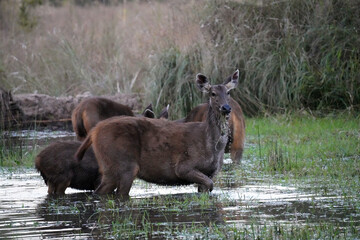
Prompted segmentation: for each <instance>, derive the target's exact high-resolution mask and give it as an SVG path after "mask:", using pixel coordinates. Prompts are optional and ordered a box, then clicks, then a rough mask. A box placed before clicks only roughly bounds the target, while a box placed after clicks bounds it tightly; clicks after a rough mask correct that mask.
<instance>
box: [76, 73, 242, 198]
mask: <svg viewBox="0 0 360 240" xmlns="http://www.w3.org/2000/svg"><path fill="white" fill-rule="evenodd" d="M238 78H239V71H238V70H237V71H236V72H235V73H234V74H233V75H232V76H231V78H230V79H228V81H226V82H225V83H224V84H219V85H214V86H211V85H210V83H209V81H208V79H207V77H205V76H204V75H202V74H198V75H197V77H196V84H197V86H198V88H199V89H200V90H201V91H203V92H206V93H209V95H210V97H209V108H208V113H207V119H206V121H205V122H189V123H177V122H172V121H165V120H161V119H149V118H132V117H113V118H111V119H107V120H104V121H102V122H99V123H98V124H97V125H96V127H95V128H93V129H92V131H91V132H90V134H89V135H88V136H87V137H86V139H85V140H84V142H83V143H82V145H81V147H80V148H79V150H78V152H77V153H76V158H77V159H79V161H80V160H81V159H82V157H83V154H84V153H85V151H86V149H87V148H89V147H90V146H91V145H92V147H93V150H94V153H95V155H96V158H97V160H98V164H99V171H100V173H101V174H102V179H101V184H100V186H99V187H98V188H97V189H96V190H95V193H97V194H106V193H111V192H113V191H114V189H117V190H116V192H117V194H119V195H120V196H122V197H124V198H128V196H129V191H130V188H131V185H132V183H133V180H134V179H135V177H138V178H140V179H143V180H145V181H148V182H152V183H157V184H164V185H182V184H192V183H196V184H198V191H199V192H208V191H212V189H213V184H214V183H213V180H212V178H213V177H214V176H215V175H216V174H217V173H218V171H219V170H220V168H221V166H222V163H223V157H224V150H225V146H226V143H227V139H228V132H229V127H228V120H229V117H230V112H231V107H230V106H229V97H230V95H229V92H230V90H231V89H233V88H235V87H236V85H237V83H238Z"/></svg>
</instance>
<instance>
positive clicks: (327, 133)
mask: <svg viewBox="0 0 360 240" xmlns="http://www.w3.org/2000/svg"><path fill="white" fill-rule="evenodd" d="M246 125H247V129H246V133H247V141H248V143H252V144H253V145H252V146H253V147H251V148H248V149H246V151H245V158H248V157H251V158H255V159H258V160H259V166H261V169H262V171H265V172H269V173H285V174H294V175H297V176H306V175H312V176H320V175H323V176H331V177H334V178H338V177H339V176H342V174H339V169H341V171H342V173H345V172H346V175H349V176H352V175H357V174H359V173H360V161H359V156H360V151H359V149H360V135H359V134H360V132H359V119H358V118H354V117H349V118H347V117H325V118H320V119H315V118H312V117H295V116H292V117H290V116H277V117H271V118H264V119H257V120H253V119H248V120H247V124H246ZM253 148H255V149H253ZM247 154H249V155H250V156H246V155H247ZM345 163H346V164H345Z"/></svg>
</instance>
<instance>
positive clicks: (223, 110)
mask: <svg viewBox="0 0 360 240" xmlns="http://www.w3.org/2000/svg"><path fill="white" fill-rule="evenodd" d="M221 113H222V114H224V115H229V114H230V113H231V107H230V105H229V104H225V105H223V106H222V107H221Z"/></svg>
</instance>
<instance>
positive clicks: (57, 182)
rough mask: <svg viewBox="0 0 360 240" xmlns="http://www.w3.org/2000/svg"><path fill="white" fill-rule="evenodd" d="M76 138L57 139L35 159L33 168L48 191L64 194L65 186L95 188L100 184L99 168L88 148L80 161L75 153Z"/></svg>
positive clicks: (77, 143)
mask: <svg viewBox="0 0 360 240" xmlns="http://www.w3.org/2000/svg"><path fill="white" fill-rule="evenodd" d="M80 145H81V142H78V141H58V142H54V143H52V144H50V145H49V146H47V147H46V148H45V149H43V150H42V151H41V152H40V153H39V154H38V155H37V156H36V158H35V167H36V169H37V170H38V171H39V172H40V174H41V176H42V177H43V179H44V181H45V184H46V185H47V186H48V193H49V194H64V193H65V190H66V188H68V187H71V188H76V189H81V190H95V188H96V187H97V186H98V185H99V184H100V180H101V177H100V174H99V167H98V164H97V162H96V159H95V155H94V152H93V151H92V149H91V148H89V149H88V150H87V151H86V153H85V155H84V159H83V160H82V161H81V162H79V161H77V160H76V159H75V157H74V154H75V152H76V150H77V149H78V148H79V147H80Z"/></svg>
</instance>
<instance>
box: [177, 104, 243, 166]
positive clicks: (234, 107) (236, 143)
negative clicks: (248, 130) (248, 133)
mask: <svg viewBox="0 0 360 240" xmlns="http://www.w3.org/2000/svg"><path fill="white" fill-rule="evenodd" d="M229 105H230V107H231V114H230V120H229V127H230V133H229V139H228V143H227V145H226V148H225V152H226V153H229V152H230V157H231V159H232V161H233V162H235V163H240V160H241V158H242V154H243V151H244V143H245V119H244V114H243V111H242V109H241V107H240V105H239V104H238V103H237V102H236V101H235V100H234V99H233V98H231V97H230V101H229ZM208 108H209V104H208V103H203V104H200V105H198V106H196V107H195V108H194V109H192V110H191V111H190V112H189V114H188V115H187V116H186V117H185V118H184V119H181V120H178V121H179V122H204V121H206V118H207V112H208V111H207V109H208Z"/></svg>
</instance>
